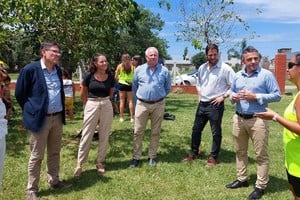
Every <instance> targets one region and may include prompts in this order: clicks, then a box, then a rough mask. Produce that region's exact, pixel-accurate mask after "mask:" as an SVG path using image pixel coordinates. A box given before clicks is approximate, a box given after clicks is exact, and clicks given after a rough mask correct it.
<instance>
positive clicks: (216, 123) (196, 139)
mask: <svg viewBox="0 0 300 200" xmlns="http://www.w3.org/2000/svg"><path fill="white" fill-rule="evenodd" d="M223 113H224V103H223V102H222V103H220V104H219V105H213V104H211V103H210V102H199V104H198V108H197V112H196V114H195V121H194V125H193V129H192V144H191V150H192V152H193V153H194V154H195V155H197V154H198V152H199V147H200V144H201V136H202V131H203V129H204V127H205V125H206V124H207V122H208V121H209V123H210V128H211V132H212V147H211V153H210V156H213V157H214V158H215V159H216V158H217V157H218V154H219V152H220V149H221V142H222V117H223Z"/></svg>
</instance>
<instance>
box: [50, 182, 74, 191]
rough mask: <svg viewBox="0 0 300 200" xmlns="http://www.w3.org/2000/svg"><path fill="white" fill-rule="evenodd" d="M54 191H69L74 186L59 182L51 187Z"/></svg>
mask: <svg viewBox="0 0 300 200" xmlns="http://www.w3.org/2000/svg"><path fill="white" fill-rule="evenodd" d="M51 187H52V188H53V189H67V188H70V187H72V184H69V183H66V182H65V181H58V182H57V183H56V184H54V185H51Z"/></svg>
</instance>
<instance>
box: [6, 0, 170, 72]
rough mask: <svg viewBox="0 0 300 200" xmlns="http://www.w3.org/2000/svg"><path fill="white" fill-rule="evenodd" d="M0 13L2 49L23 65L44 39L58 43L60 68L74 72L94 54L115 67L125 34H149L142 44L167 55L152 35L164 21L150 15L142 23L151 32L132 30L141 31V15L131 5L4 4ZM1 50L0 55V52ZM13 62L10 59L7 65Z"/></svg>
mask: <svg viewBox="0 0 300 200" xmlns="http://www.w3.org/2000/svg"><path fill="white" fill-rule="evenodd" d="M124 8H126V9H124ZM0 13H1V14H0V27H1V29H3V30H5V31H3V32H1V34H3V35H1V34H0V46H1V47H3V46H6V47H7V48H6V49H8V51H7V52H8V53H5V54H6V55H9V54H10V56H11V57H13V55H16V56H15V57H16V60H18V62H19V64H20V65H21V66H23V65H24V64H26V63H28V62H30V60H34V59H35V58H37V57H39V44H40V42H41V41H44V40H54V41H57V42H58V43H59V44H61V46H62V52H63V53H62V66H63V67H66V68H70V69H72V70H74V69H75V67H76V66H77V64H78V63H79V62H80V61H83V63H85V64H86V63H87V61H88V58H90V57H91V56H92V55H93V54H94V53H96V52H102V53H105V54H106V55H107V57H108V60H109V62H110V63H111V64H112V65H115V62H116V61H118V59H119V55H120V52H121V50H122V49H123V47H122V46H120V45H121V44H123V43H125V41H124V40H126V37H123V36H122V34H123V33H130V36H131V37H132V38H143V37H144V36H145V35H144V34H147V36H149V37H145V40H147V39H148V41H149V42H155V44H156V45H159V46H158V48H159V49H160V52H161V53H162V54H166V42H165V41H164V40H160V39H159V38H158V37H157V35H156V34H155V33H153V32H151V31H153V30H156V29H158V30H160V29H161V26H162V25H163V22H162V21H161V20H160V18H159V16H155V19H154V18H153V17H154V16H153V15H150V14H149V15H148V16H147V17H148V18H147V19H144V20H145V21H148V22H149V21H150V22H153V23H152V24H151V23H148V25H149V27H147V28H148V30H150V32H151V33H149V32H147V33H144V32H143V33H142V32H141V31H139V32H135V31H134V29H136V28H137V26H139V24H136V23H135V22H136V21H142V18H143V17H145V15H143V14H142V13H143V9H142V8H140V7H139V6H138V5H137V4H136V3H135V2H134V1H133V0H93V1H81V0H72V1H70V0H47V1H46V0H23V1H15V0H6V1H0ZM151 20H153V21H151ZM150 25H151V26H150ZM1 31H2V30H1ZM135 45H136V46H138V45H140V44H139V43H135ZM143 45H149V43H143ZM141 48H143V49H144V50H145V48H146V47H145V46H141ZM24 50H26V52H24V55H22V54H23V52H22V51H24ZM0 51H1V53H0V56H1V55H2V54H3V52H2V48H1V50H0ZM27 55H31V57H30V58H28V57H27ZM0 59H1V57H0ZM16 60H13V59H12V63H11V64H13V62H16ZM15 64H16V63H15Z"/></svg>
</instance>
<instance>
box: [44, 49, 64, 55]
mask: <svg viewBox="0 0 300 200" xmlns="http://www.w3.org/2000/svg"><path fill="white" fill-rule="evenodd" d="M45 50H46V51H52V52H53V53H55V54H60V55H61V51H57V50H54V49H45Z"/></svg>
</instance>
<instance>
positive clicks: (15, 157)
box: [0, 92, 292, 200]
mask: <svg viewBox="0 0 300 200" xmlns="http://www.w3.org/2000/svg"><path fill="white" fill-rule="evenodd" d="M12 94H13V92H12ZM291 98H292V96H287V95H285V96H283V98H282V101H281V102H280V103H273V104H270V107H271V108H273V109H275V110H276V111H278V112H279V113H281V114H282V113H283V111H284V108H285V107H286V106H287V104H288V103H289V102H290V100H291ZM13 99H14V98H13ZM196 106H197V96H195V95H188V94H171V95H169V96H168V98H167V112H169V113H170V114H174V115H176V120H175V121H167V120H164V121H163V124H162V132H161V141H160V146H159V150H158V159H159V163H158V165H157V166H156V167H149V166H148V164H147V150H148V146H149V133H150V130H149V129H147V131H146V133H145V137H144V143H143V144H144V146H143V160H142V161H143V163H142V166H141V167H138V168H134V169H129V168H128V163H129V161H130V160H131V158H132V143H133V142H132V138H133V125H132V124H131V123H130V122H129V120H128V119H129V116H128V115H127V121H125V122H124V123H120V122H119V119H118V118H115V119H114V122H113V128H112V135H111V138H110V147H109V149H108V152H107V159H106V163H105V166H106V170H107V173H106V174H105V175H103V176H102V177H99V176H98V175H97V173H96V168H95V163H96V162H95V159H96V154H97V144H98V143H97V142H96V141H93V142H92V146H91V151H90V154H89V159H88V160H87V162H86V163H85V165H84V172H83V174H82V177H81V178H80V179H79V180H74V179H73V171H74V167H75V166H76V158H77V151H78V142H79V140H78V138H75V136H76V134H77V132H76V131H77V130H79V129H80V128H81V124H82V106H81V102H80V100H79V98H77V100H76V116H75V122H73V123H69V122H68V123H67V125H66V126H64V135H63V146H62V151H61V170H60V176H61V178H62V179H64V180H66V181H68V182H70V183H72V184H73V187H71V188H70V189H67V190H52V189H50V188H49V186H48V184H47V176H46V171H45V160H46V159H45V160H44V162H43V167H42V171H41V179H40V192H39V195H40V196H41V199H49V200H50V199H53V200H54V199H55V200H57V199H59V200H60V199H62V200H65V199H66V200H73V199H84V200H92V199H110V200H111V199H112V200H113V199H126V200H127V199H170V200H173V199H183V200H186V199H203V200H207V199H212V200H216V199H217V200H218V199H230V200H232V199H233V200H235V199H236V200H240V199H247V197H248V195H249V193H250V192H251V191H252V190H253V185H254V183H255V180H256V164H255V155H254V152H253V148H252V145H249V166H248V174H249V183H250V184H251V186H250V187H248V188H241V189H234V190H231V189H226V188H225V185H226V184H228V183H229V182H231V181H233V180H235V179H236V169H235V150H234V145H233V142H232V131H231V129H232V116H233V113H234V107H233V106H232V105H231V104H230V103H228V101H227V102H226V109H225V112H224V118H223V142H222V150H221V153H220V155H219V160H218V162H219V164H218V165H217V166H216V167H213V168H207V167H205V163H206V159H207V156H208V155H209V152H210V147H211V132H210V128H209V124H208V125H207V127H206V129H205V131H204V133H203V142H202V146H201V150H203V151H204V155H203V156H202V157H201V159H199V160H195V161H193V162H191V163H183V162H181V160H182V158H183V157H184V156H185V155H186V153H187V152H188V151H189V146H190V139H191V128H192V124H193V120H194V114H195V111H196ZM15 108H16V112H15V113H13V115H12V122H11V123H10V125H9V134H8V135H7V152H6V158H5V166H4V178H3V191H2V193H1V195H0V199H8V200H11V199H17V200H18V199H25V188H26V184H27V163H28V158H29V142H28V134H27V132H26V131H23V130H20V129H19V126H20V124H21V118H20V115H21V111H20V108H19V106H17V105H16V106H15ZM269 155H270V173H269V174H270V183H269V185H268V188H267V190H266V193H265V195H264V196H263V199H264V200H267V199H269V200H274V199H280V200H283V199H292V195H291V193H290V191H289V190H288V185H287V181H286V173H285V167H284V157H283V156H284V155H283V146H282V127H281V126H280V125H278V124H277V123H275V122H270V137H269Z"/></svg>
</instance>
